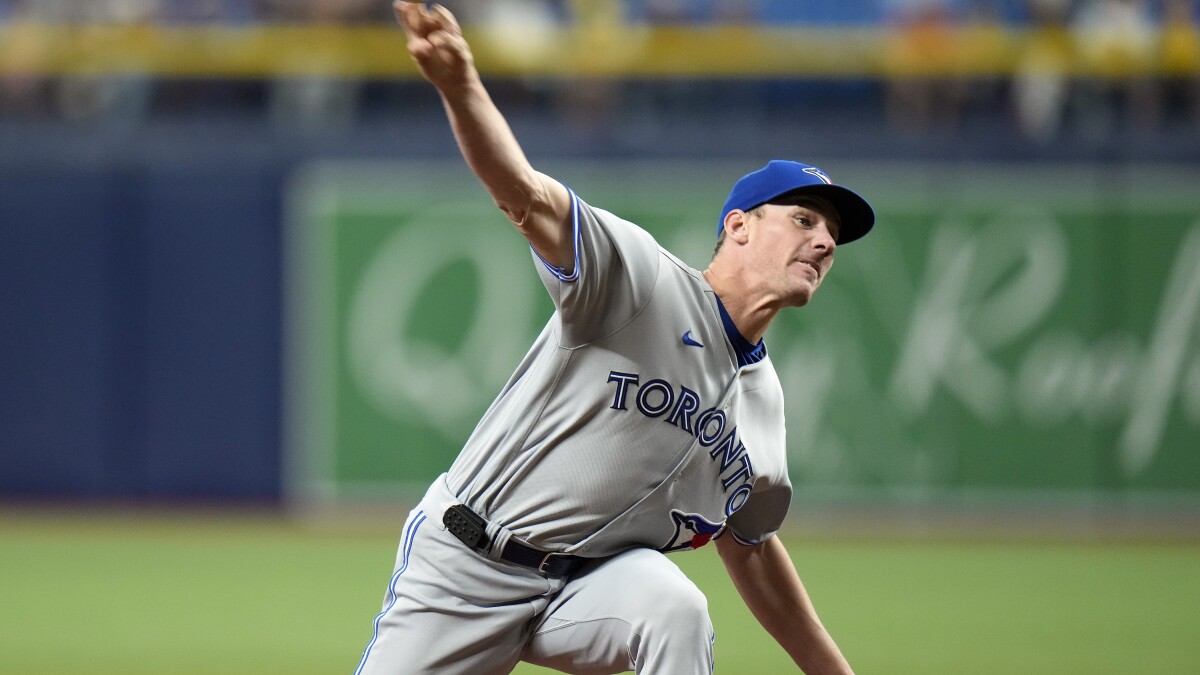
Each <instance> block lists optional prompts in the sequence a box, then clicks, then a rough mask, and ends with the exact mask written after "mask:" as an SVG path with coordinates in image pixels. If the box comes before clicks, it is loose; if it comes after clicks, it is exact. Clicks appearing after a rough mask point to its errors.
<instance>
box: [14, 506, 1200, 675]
mask: <svg viewBox="0 0 1200 675" xmlns="http://www.w3.org/2000/svg"><path fill="white" fill-rule="evenodd" d="M55 513H56V514H57V515H54V516H48V515H45V514H38V513H36V512H31V511H28V510H24V511H8V512H5V511H0V603H2V605H0V606H2V607H3V609H0V673H21V674H28V675H34V674H39V673H122V674H135V673H171V674H181V675H186V674H199V673H229V674H236V673H297V674H304V673H351V672H353V670H354V666H355V664H356V663H357V661H358V658H359V655H360V653H361V650H362V648H363V646H364V645H365V643H366V641H367V639H368V638H369V636H370V627H371V620H372V618H373V617H374V615H375V613H376V612H377V611H378V607H379V601H380V599H381V597H382V593H383V591H384V587H385V584H386V583H387V579H388V577H389V573H390V571H391V565H392V560H393V556H394V549H395V545H396V543H397V541H398V535H399V531H398V528H399V525H400V518H399V517H398V518H397V524H396V528H397V529H396V530H395V531H392V529H391V528H390V527H387V528H364V527H346V528H330V527H327V526H323V527H313V526H310V525H302V524H298V523H295V522H290V521H287V520H283V519H279V518H272V517H263V516H258V517H256V516H248V515H245V514H208V515H192V516H188V515H180V514H178V513H174V514H160V515H153V514H145V513H142V514H138V515H130V514H128V513H125V514H120V515H113V514H109V515H100V514H80V515H74V516H71V515H64V514H63V512H62V511H56V512H55ZM785 541H787V542H788V544H789V548H790V549H791V550H792V553H793V557H794V558H795V559H796V561H797V566H798V567H799V568H800V571H801V574H802V576H803V577H804V578H805V581H806V583H807V584H808V586H809V590H810V592H811V593H812V595H813V596H814V599H815V601H816V603H817V606H818V608H819V610H820V611H821V614H822V617H823V618H824V620H825V622H826V624H827V626H828V627H829V628H830V630H831V632H832V633H833V635H834V636H835V637H836V638H837V639H838V641H839V642H840V644H841V645H842V648H843V650H844V651H845V652H846V653H847V655H848V656H849V657H850V659H851V661H852V662H853V663H854V665H855V668H856V670H857V672H858V673H860V675H861V674H865V673H888V674H890V675H905V674H908V673H914V674H915V673H922V674H929V673H973V674H991V673H996V674H1001V673H1013V674H1016V673H1021V674H1027V673H1057V674H1069V673H1081V674H1082V673H1088V674H1099V673H1155V674H1160V675H1165V674H1171V673H1179V674H1183V673H1188V674H1194V673H1200V639H1198V632H1200V541H1197V540H1195V539H1192V540H1190V541H1173V542H1172V541H1161V542H1152V541H1137V542H1132V541H1128V540H1124V541H1099V540H1095V539H1090V540H1086V541H1083V540H1072V541H1070V542H1064V543H1054V542H1052V541H1050V540H1048V539H1045V538H1043V539H1036V538H1032V537H1027V538H1024V539H1020V538H1014V537H1011V536H1008V537H1005V538H1003V539H1002V540H999V541H994V542H989V541H985V540H984V539H983V538H980V537H973V538H972V539H971V540H955V539H951V538H947V537H940V538H937V537H929V536H921V537H911V538H907V539H906V538H902V537H895V536H891V537H887V538H867V537H851V538H837V539H832V538H828V537H821V538H814V537H807V538H806V537H804V536H801V535H799V534H793V535H791V536H789V537H787V538H786V539H785ZM674 559H675V560H676V561H677V562H678V563H679V564H680V566H681V567H683V568H684V569H685V570H686V571H687V572H688V573H689V574H690V575H691V576H692V578H693V579H695V580H696V581H697V583H698V584H699V585H700V586H701V587H702V588H704V589H705V591H706V592H707V594H708V596H709V599H710V604H711V607H712V613H713V618H714V623H715V624H716V630H717V643H716V649H717V672H718V673H724V674H734V673H738V674H742V673H753V674H760V673H765V674H770V673H787V672H795V670H794V669H793V668H791V667H790V666H789V662H788V661H787V660H786V659H785V658H784V657H783V654H782V652H781V651H780V650H779V649H778V647H776V646H775V645H774V644H773V643H772V642H771V641H770V639H769V638H768V637H767V636H766V635H765V634H764V633H763V632H762V631H761V629H759V628H758V626H757V625H756V624H755V623H754V620H753V619H752V618H751V617H750V616H749V614H748V613H747V611H746V610H745V609H744V607H743V606H742V605H741V603H740V601H739V600H738V599H737V597H736V595H735V594H734V592H733V590H732V588H731V586H730V584H729V582H728V581H727V580H726V579H725V577H724V573H723V571H722V570H721V567H720V563H719V561H718V560H717V558H716V556H715V553H714V551H712V550H704V551H699V552H695V553H690V554H683V555H678V556H675V557H674ZM517 672H518V673H523V674H525V675H533V674H534V673H545V672H549V671H544V670H541V669H537V668H532V667H525V666H522V667H521V668H520V669H518V670H517Z"/></svg>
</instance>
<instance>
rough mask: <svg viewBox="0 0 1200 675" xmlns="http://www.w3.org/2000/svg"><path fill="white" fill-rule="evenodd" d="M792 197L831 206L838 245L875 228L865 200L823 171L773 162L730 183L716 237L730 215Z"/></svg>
mask: <svg viewBox="0 0 1200 675" xmlns="http://www.w3.org/2000/svg"><path fill="white" fill-rule="evenodd" d="M794 194H811V195H817V196H820V197H824V198H825V199H828V200H829V202H830V203H831V204H833V207H834V208H835V209H837V212H838V220H839V221H841V231H840V232H839V233H838V241H837V243H838V244H847V243H850V242H852V241H854V240H855V239H859V238H861V237H862V236H863V235H865V234H866V233H867V232H870V231H871V228H872V227H874V225H875V211H873V210H872V209H871V205H870V204H868V203H867V200H865V199H863V198H862V197H859V196H858V195H857V194H855V193H854V192H853V191H851V190H848V189H846V188H844V187H842V186H841V185H835V184H834V182H833V180H831V179H830V178H829V175H828V174H826V173H825V172H824V171H822V170H820V169H818V168H817V167H815V166H809V165H807V164H801V163H800V162H792V161H788V160H785V159H774V160H771V161H770V162H767V165H766V166H764V167H763V168H761V169H759V170H758V171H754V172H751V173H748V174H746V175H745V176H742V177H741V178H740V179H738V182H737V183H734V185H733V190H731V191H730V192H729V198H728V199H726V200H725V208H724V209H722V210H721V219H720V220H719V221H717V236H718V237H719V236H721V231H722V230H723V229H725V216H727V215H729V212H730V211H732V210H734V209H740V210H742V211H750V210H751V209H754V208H757V207H759V206H762V205H763V204H768V203H770V202H772V201H773V200H775V199H778V198H780V197H783V196H785V195H786V196H791V195H794Z"/></svg>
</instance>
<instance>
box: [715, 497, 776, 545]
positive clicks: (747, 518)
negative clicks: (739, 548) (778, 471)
mask: <svg viewBox="0 0 1200 675" xmlns="http://www.w3.org/2000/svg"><path fill="white" fill-rule="evenodd" d="M791 503H792V485H791V482H790V481H785V482H784V483H782V484H775V485H771V486H768V487H764V488H762V489H755V491H754V492H753V493H751V495H750V499H748V500H746V505H745V506H743V507H742V508H741V509H740V510H738V512H737V513H734V514H733V515H732V516H730V517H729V519H728V520H727V521H725V526H726V528H727V531H728V532H729V534H730V535H732V536H733V538H734V539H736V540H737V541H738V542H739V543H742V544H749V545H753V544H760V543H762V542H764V541H766V540H767V539H769V538H771V537H773V536H775V533H776V532H778V531H779V528H780V527H782V526H783V519H784V517H786V516H787V512H788V507H790V506H791Z"/></svg>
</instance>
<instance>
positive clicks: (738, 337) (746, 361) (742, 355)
mask: <svg viewBox="0 0 1200 675" xmlns="http://www.w3.org/2000/svg"><path fill="white" fill-rule="evenodd" d="M716 298H717V309H718V310H720V311H721V323H723V324H725V335H727V336H728V337H729V344H731V345H733V352H734V353H735V354H736V355H737V362H738V368H741V367H742V366H748V365H750V364H751V363H758V362H759V361H762V360H763V359H765V358H766V357H767V345H766V344H764V343H763V341H762V340H759V341H758V344H756V345H752V344H750V341H749V340H747V339H746V338H744V337H742V333H741V331H739V330H738V327H737V325H736V324H734V323H733V319H732V318H730V316H729V312H728V311H726V310H725V303H723V302H721V298H720V296H716Z"/></svg>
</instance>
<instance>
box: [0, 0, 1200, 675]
mask: <svg viewBox="0 0 1200 675" xmlns="http://www.w3.org/2000/svg"><path fill="white" fill-rule="evenodd" d="M444 4H446V5H447V6H448V7H450V8H451V9H452V10H454V11H455V12H456V13H457V14H458V16H459V17H460V19H461V20H462V21H463V23H464V27H465V29H466V30H467V32H468V34H469V37H470V38H471V39H472V42H473V44H474V46H475V50H476V54H477V59H478V62H479V66H480V68H481V70H482V71H483V72H484V74H485V76H486V78H487V80H488V84H489V86H490V87H491V89H492V92H493V95H494V97H495V98H496V99H497V102H498V104H499V105H500V106H501V108H502V109H503V110H504V112H505V113H506V114H507V115H508V117H509V119H510V121H511V122H512V124H513V127H514V129H515V131H516V133H517V135H518V137H519V138H520V140H521V141H522V143H523V145H524V146H525V148H526V151H527V154H529V156H530V158H531V159H532V160H533V162H534V163H535V164H536V165H538V166H539V167H540V168H543V169H545V170H547V171H548V172H550V173H552V174H554V175H555V176H556V177H559V178H561V179H562V180H564V181H565V182H567V183H568V184H570V185H571V186H572V187H573V188H575V189H576V190H577V191H578V192H579V193H580V195H581V196H582V197H584V198H585V199H587V200H588V201H590V202H591V203H593V204H596V205H598V206H601V207H603V208H606V209H608V210H611V211H614V212H616V213H618V214H620V215H623V216H625V217H628V218H630V219H632V220H635V221H637V222H641V223H643V224H645V225H646V226H647V227H648V228H649V229H651V230H652V231H654V233H655V234H656V235H657V236H658V237H659V238H660V240H661V241H663V242H664V243H665V244H666V245H667V246H668V248H672V249H673V250H676V251H677V252H678V253H679V254H680V255H681V256H682V257H684V258H685V259H687V260H689V262H691V263H692V264H694V265H697V266H702V265H703V264H704V262H705V261H706V259H707V256H708V255H709V254H710V253H711V235H712V232H713V229H714V226H715V222H714V218H715V214H716V213H717V211H718V209H719V207H720V204H721V203H722V202H723V200H724V197H725V194H726V192H727V190H728V188H729V186H730V185H731V183H732V181H733V180H734V179H736V178H737V177H738V176H740V175H742V174H743V173H746V172H747V171H750V170H753V169H755V168H757V167H758V166H761V165H762V164H763V163H764V162H765V161H766V160H767V159H769V158H773V157H787V158H794V159H799V160H801V161H806V162H809V163H813V164H816V165H819V166H821V167H822V168H824V169H826V170H827V171H828V172H829V173H831V174H832V175H833V176H834V177H835V179H837V180H839V181H840V182H844V183H846V184H848V185H851V186H854V187H856V188H859V189H860V190H861V191H862V192H863V193H864V194H865V195H867V196H868V198H870V199H871V201H872V202H873V204H874V205H875V207H876V209H877V211H878V213H879V216H880V223H879V226H878V229H877V232H876V234H874V235H873V236H872V237H871V238H869V239H868V240H864V241H863V242H861V243H859V244H855V245H854V246H853V247H851V248H850V249H847V250H846V251H844V252H843V254H842V255H841V256H839V263H838V272H837V273H836V274H835V275H833V276H832V277H831V278H830V281H829V283H827V284H826V288H825V289H823V291H822V293H821V294H820V296H819V297H818V298H817V299H816V300H815V301H814V303H813V304H812V305H811V306H810V307H809V308H806V309H805V310H803V311H802V312H797V313H794V315H792V316H789V317H787V318H786V319H785V320H781V321H780V322H779V325H777V326H775V327H773V329H772V333H771V334H770V335H769V336H768V344H769V345H770V348H771V353H772V357H773V359H774V360H775V362H776V365H777V367H778V369H779V370H780V373H781V376H782V377H783V379H784V381H785V388H786V389H787V396H788V401H789V410H788V415H789V425H790V426H789V429H790V436H789V444H790V447H789V453H790V456H791V467H792V472H793V481H794V483H795V485H796V503H795V506H794V508H793V518H792V521H793V522H792V524H791V529H790V530H789V533H788V541H789V545H790V547H791V548H792V549H793V551H794V555H795V557H796V559H797V564H798V566H800V568H801V572H802V574H804V575H805V578H806V579H807V580H808V581H809V584H810V586H813V592H814V595H815V596H816V599H817V603H818V607H819V608H820V609H821V610H822V614H823V616H825V617H826V619H827V623H829V624H830V626H831V630H832V631H833V633H834V634H835V636H838V637H839V640H840V641H841V642H842V643H843V648H844V649H845V650H846V651H847V652H848V653H849V654H850V655H851V657H852V660H853V661H855V662H856V663H857V664H859V665H858V668H859V670H860V672H887V673H910V672H911V673H930V672H975V673H1026V672H1055V673H1085V672H1086V673H1133V672H1138V673H1143V672H1153V673H1194V672H1200V644H1198V643H1197V642H1196V640H1195V639H1194V634H1195V631H1196V629H1197V628H1200V615H1198V614H1197V613H1196V607H1198V606H1200V3H1198V2H1196V1H1195V0H978V1H974V2H971V1H968V0H854V1H851V0H844V1H842V2H800V1H796V0H740V1H736V2H735V1H729V2H720V1H717V0H624V1H618V0H492V1H488V2H484V1H482V0H480V1H471V0H459V1H454V0H446V2H445V3H444ZM548 307H549V305H548V303H547V302H546V301H545V299H544V298H543V294H542V293H541V292H539V288H538V286H537V282H536V280H535V278H534V276H533V275H532V274H530V273H529V262H528V254H527V251H526V250H525V249H524V248H523V247H522V246H521V245H520V243H519V241H516V240H515V238H514V237H512V236H510V233H509V232H506V231H505V224H504V221H503V218H502V217H501V216H500V215H499V214H498V213H497V212H495V210H494V209H493V208H492V207H491V206H490V203H489V202H488V200H487V197H486V195H485V194H484V192H483V191H482V190H481V189H480V188H479V187H478V186H477V185H476V184H475V182H474V180H473V178H472V177H471V176H470V174H469V172H468V171H467V170H466V169H465V167H464V166H463V165H462V163H461V162H460V161H459V160H458V159H457V153H456V150H455V146H454V143H453V139H452V137H451V136H450V133H449V130H448V128H447V125H446V123H445V119H444V117H443V114H442V111H441V107H440V104H439V102H438V100H437V97H436V95H435V94H434V93H433V92H432V90H431V89H430V87H429V86H428V85H427V84H425V83H424V82H422V81H421V80H420V79H419V78H418V77H417V75H416V72H415V70H414V69H413V67H412V65H411V64H410V62H409V60H408V57H407V53H406V51H405V49H404V44H403V36H402V34H401V32H400V31H399V30H398V29H397V28H396V27H395V26H394V25H393V23H392V20H391V10H390V7H389V6H388V2H386V0H0V317H3V319H2V320H0V598H4V599H5V601H4V605H5V609H4V610H2V611H0V672H12V673H58V672H89V673H101V672H104V673H108V672H113V673H116V672H121V673H133V672H147V673H149V672H172V673H212V672H222V673H235V672H236V673H267V672H279V671H284V670H287V671H291V672H312V673H317V672H349V671H350V670H352V669H353V664H354V663H356V662H357V653H358V652H359V651H360V650H361V648H362V646H363V645H364V644H365V641H366V639H367V638H368V637H369V636H368V635H367V632H368V629H369V622H370V619H371V617H372V616H373V614H374V612H375V611H376V609H377V604H378V598H379V596H380V595H381V593H382V591H383V585H384V580H385V579H386V578H387V577H388V573H389V571H390V565H391V557H392V555H393V549H394V546H395V543H396V540H397V536H398V528H399V527H400V525H401V524H402V520H403V515H404V513H403V512H404V510H405V508H406V507H407V505H408V504H409V503H410V502H411V501H412V500H413V499H414V497H415V496H416V495H417V494H418V493H419V490H420V489H421V487H422V486H423V485H424V484H425V483H427V482H428V480H429V479H430V478H432V477H433V476H434V475H436V474H437V473H439V472H440V471H441V470H443V469H444V468H445V467H446V466H447V465H448V463H449V461H450V460H451V458H452V457H453V456H454V453H455V450H456V448H457V444H458V443H459V442H461V439H462V438H463V436H464V435H465V434H466V433H468V432H469V430H470V428H471V425H472V424H473V423H474V421H475V419H476V418H477V416H478V415H479V414H480V412H481V411H482V410H483V409H484V408H485V407H486V405H487V403H488V402H489V401H490V398H491V397H492V395H493V394H494V392H495V391H496V390H497V388H498V387H499V386H500V384H501V383H502V382H503V380H504V379H505V378H506V376H507V375H508V373H509V371H510V370H511V368H512V367H513V365H514V364H515V363H516V361H517V359H518V358H519V357H520V354H521V353H522V352H523V350H524V348H525V347H526V346H527V344H528V342H529V340H530V339H531V337H532V335H533V334H534V331H535V330H536V328H537V327H538V326H540V324H541V322H542V321H544V317H545V316H546V312H547V311H548ZM679 562H680V564H681V565H683V566H685V567H686V568H687V569H688V570H689V572H690V573H692V574H694V575H695V576H697V577H702V578H708V577H712V580H711V581H709V582H708V583H707V584H706V585H705V587H706V589H711V590H709V593H710V597H711V598H712V601H713V604H714V614H715V615H716V617H715V618H716V619H717V621H718V624H717V625H718V636H719V637H718V658H719V665H718V672H724V673H734V672H762V673H773V672H789V670H788V669H787V668H786V666H785V665H783V662H782V661H781V660H780V657H781V653H780V652H779V651H778V650H777V649H776V648H774V647H773V646H771V645H770V644H769V641H768V639H767V638H766V637H765V636H764V635H762V634H761V631H757V629H754V628H753V627H749V628H748V627H747V624H749V623H751V622H752V619H750V618H749V615H748V614H746V613H745V611H744V609H740V608H739V607H738V605H737V601H736V599H735V598H734V596H733V594H732V591H731V590H730V589H729V587H728V584H727V582H723V581H722V580H721V579H720V574H719V572H718V571H716V570H715V567H714V565H715V562H714V557H713V556H712V555H711V551H706V552H700V553H696V554H692V555H690V556H681V557H680V558H679ZM1031 664H1032V665H1031ZM522 672H534V671H533V669H529V670H528V671H522Z"/></svg>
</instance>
